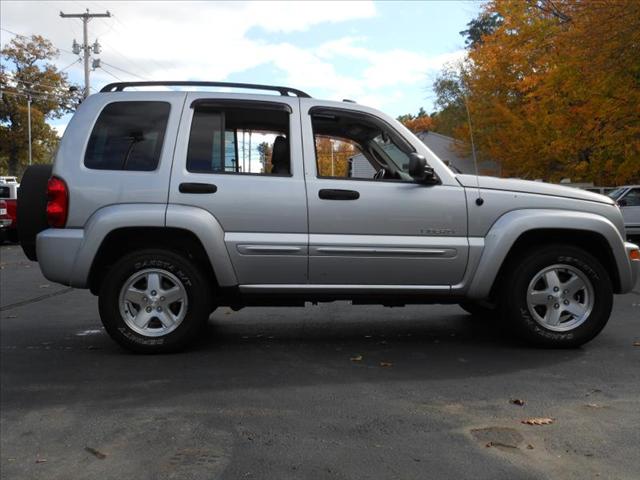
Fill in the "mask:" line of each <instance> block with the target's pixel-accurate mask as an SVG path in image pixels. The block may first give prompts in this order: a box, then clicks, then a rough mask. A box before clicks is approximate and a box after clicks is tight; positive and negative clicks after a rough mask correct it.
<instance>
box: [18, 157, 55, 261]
mask: <svg viewBox="0 0 640 480" xmlns="http://www.w3.org/2000/svg"><path fill="white" fill-rule="evenodd" d="M52 170H53V166H52V165H32V166H30V167H29V168H27V169H26V170H25V172H24V175H23V176H22V182H21V183H20V188H19V189H18V204H17V207H16V208H17V212H16V216H17V222H18V237H19V239H20V245H21V246H22V250H23V251H24V254H25V255H26V256H27V258H28V259H29V260H37V259H38V257H37V255H36V236H37V235H38V233H40V232H41V231H43V230H45V229H47V228H49V222H48V221H47V183H48V181H49V178H50V177H51V172H52Z"/></svg>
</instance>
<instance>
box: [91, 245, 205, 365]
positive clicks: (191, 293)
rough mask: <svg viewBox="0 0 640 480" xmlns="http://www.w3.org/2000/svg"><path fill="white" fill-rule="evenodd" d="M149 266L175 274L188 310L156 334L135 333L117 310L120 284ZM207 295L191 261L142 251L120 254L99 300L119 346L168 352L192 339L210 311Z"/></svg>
mask: <svg viewBox="0 0 640 480" xmlns="http://www.w3.org/2000/svg"><path fill="white" fill-rule="evenodd" d="M150 268H154V269H160V270H165V271H167V272H169V273H172V274H173V275H175V276H176V277H177V278H178V279H179V280H180V282H181V283H182V285H183V286H184V288H185V290H186V292H187V298H188V306H187V313H186V316H185V317H184V319H183V320H182V322H181V323H180V325H178V327H177V328H176V329H175V330H173V331H171V332H170V333H168V334H166V335H162V336H158V337H150V336H144V335H141V334H140V333H138V332H135V331H134V330H132V329H131V328H130V327H129V326H128V325H127V324H126V322H125V321H124V318H122V314H121V313H120V304H119V302H120V290H121V289H122V287H123V285H124V284H125V282H126V281H127V280H128V279H129V278H130V277H131V276H132V275H133V274H135V273H136V272H139V271H141V270H146V269H150ZM210 298H211V292H210V290H209V285H208V282H207V281H206V279H205V277H204V276H203V275H202V273H201V272H200V270H199V269H198V268H197V267H196V266H195V265H193V263H192V262H191V261H189V260H187V259H186V258H184V257H182V256H181V255H179V254H176V253H173V252H170V251H166V250H144V251H139V252H134V253H131V254H129V255H127V256H125V257H123V258H122V259H120V260H119V261H118V262H117V263H116V264H115V265H114V266H113V267H112V268H111V269H110V270H109V271H108V273H107V275H106V277H105V279H104V281H103V283H102V285H101V288H100V294H99V302H98V303H99V309H100V318H101V320H102V323H103V325H104V327H105V329H106V330H107V332H108V333H109V335H110V336H111V337H112V338H113V339H114V340H115V341H116V342H118V343H119V344H120V345H121V346H123V347H125V348H126V349H128V350H131V351H134V352H137V353H167V352H174V351H178V350H181V349H183V348H185V347H186V346H187V345H188V344H189V343H190V342H192V341H193V340H194V339H195V337H196V336H197V334H198V332H199V331H200V330H201V328H202V327H203V326H204V324H205V323H206V321H207V319H208V317H209V313H210V312H211V307H210Z"/></svg>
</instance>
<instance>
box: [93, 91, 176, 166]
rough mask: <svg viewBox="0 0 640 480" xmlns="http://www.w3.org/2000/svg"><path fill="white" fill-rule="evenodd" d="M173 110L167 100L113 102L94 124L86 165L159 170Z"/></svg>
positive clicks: (105, 108)
mask: <svg viewBox="0 0 640 480" xmlns="http://www.w3.org/2000/svg"><path fill="white" fill-rule="evenodd" d="M170 110H171V105H170V104H169V103H167V102H114V103H110V104H109V105H107V106H106V107H104V109H103V110H102V112H100V116H99V117H98V120H97V121H96V124H95V126H94V127H93V131H92V132H91V136H90V137H89V144H88V145H87V151H86V152H85V156H84V165H85V166H86V167H87V168H92V169H97V170H138V171H151V170H155V169H156V168H157V167H158V162H159V160H160V154H161V152H162V144H163V141H164V135H165V131H166V129H167V121H168V119H169V111H170Z"/></svg>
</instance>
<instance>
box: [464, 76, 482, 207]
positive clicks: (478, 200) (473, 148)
mask: <svg viewBox="0 0 640 480" xmlns="http://www.w3.org/2000/svg"><path fill="white" fill-rule="evenodd" d="M462 78H463V81H464V80H466V75H465V74H464V72H463V73H462ZM461 93H462V100H463V101H464V108H465V110H466V111H467V122H468V123H469V138H470V139H471V155H472V156H473V169H474V170H475V175H476V189H477V190H478V198H476V205H478V206H481V205H482V204H483V203H484V199H483V198H482V193H481V192H480V176H479V175H478V157H477V155H476V144H475V142H474V141H473V126H472V125H471V112H470V111H469V102H468V101H467V95H466V94H465V93H464V90H463V91H461Z"/></svg>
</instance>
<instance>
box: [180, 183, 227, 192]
mask: <svg viewBox="0 0 640 480" xmlns="http://www.w3.org/2000/svg"><path fill="white" fill-rule="evenodd" d="M178 190H180V193H216V192H217V191H218V187H217V186H215V185H214V184H213V183H181V184H180V187H178Z"/></svg>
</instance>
